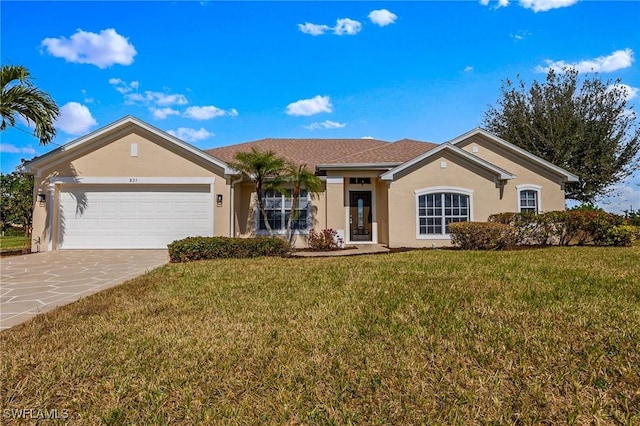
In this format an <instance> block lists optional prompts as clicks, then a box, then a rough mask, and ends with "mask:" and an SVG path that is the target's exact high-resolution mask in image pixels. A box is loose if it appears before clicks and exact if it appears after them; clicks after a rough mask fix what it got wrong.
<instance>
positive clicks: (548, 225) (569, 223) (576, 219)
mask: <svg viewBox="0 0 640 426" xmlns="http://www.w3.org/2000/svg"><path fill="white" fill-rule="evenodd" d="M489 221H490V222H495V223H502V224H508V225H511V226H513V227H514V228H515V229H516V242H517V244H518V245H570V244H577V245H585V244H595V245H613V244H612V241H613V240H615V238H614V239H613V240H612V239H611V238H610V232H611V229H612V228H613V227H616V226H622V225H625V224H626V221H625V218H624V217H622V216H619V215H616V214H613V213H606V212H604V211H602V210H597V209H592V208H580V209H573V210H568V211H552V212H546V213H541V214H534V213H499V214H495V215H491V216H490V217H489Z"/></svg>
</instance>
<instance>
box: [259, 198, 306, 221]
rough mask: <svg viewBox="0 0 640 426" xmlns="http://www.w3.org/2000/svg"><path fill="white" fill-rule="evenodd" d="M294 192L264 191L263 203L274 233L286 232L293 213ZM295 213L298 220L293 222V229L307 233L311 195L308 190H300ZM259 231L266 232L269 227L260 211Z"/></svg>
mask: <svg viewBox="0 0 640 426" xmlns="http://www.w3.org/2000/svg"><path fill="white" fill-rule="evenodd" d="M291 193H292V190H290V189H288V190H286V191H285V192H284V193H281V192H279V191H264V193H263V196H262V201H263V203H264V209H265V211H266V212H267V218H268V220H269V225H270V226H271V229H272V230H273V231H285V230H286V229H287V223H288V222H289V217H290V216H291V211H292V206H291V204H292V202H293V198H292V196H291V195H292V194H291ZM293 211H295V212H297V214H296V218H295V219H294V220H293V223H292V225H291V229H293V230H295V231H306V230H307V229H308V227H307V226H308V225H307V224H308V223H309V194H308V192H307V190H306V189H301V190H300V197H299V198H298V206H297V208H295V209H294V210H293ZM258 223H259V225H258V226H259V228H258V230H259V231H266V230H267V226H266V224H265V222H264V217H263V216H262V213H260V212H259V211H258Z"/></svg>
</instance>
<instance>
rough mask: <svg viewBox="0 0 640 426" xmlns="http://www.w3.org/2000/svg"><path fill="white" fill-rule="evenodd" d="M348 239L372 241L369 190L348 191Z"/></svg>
mask: <svg viewBox="0 0 640 426" xmlns="http://www.w3.org/2000/svg"><path fill="white" fill-rule="evenodd" d="M349 239H350V240H351V241H372V232H371V191H351V192H349Z"/></svg>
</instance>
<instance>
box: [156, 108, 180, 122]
mask: <svg viewBox="0 0 640 426" xmlns="http://www.w3.org/2000/svg"><path fill="white" fill-rule="evenodd" d="M150 110H151V112H152V113H153V118H156V119H158V120H164V119H165V118H167V117H169V116H170V115H180V111H176V110H175V109H173V108H169V107H167V108H150Z"/></svg>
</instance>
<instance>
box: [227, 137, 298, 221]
mask: <svg viewBox="0 0 640 426" xmlns="http://www.w3.org/2000/svg"><path fill="white" fill-rule="evenodd" d="M235 159H236V161H234V162H231V163H229V165H230V166H231V167H233V168H234V169H236V170H237V171H239V172H240V173H241V174H242V175H243V176H245V177H247V178H249V179H251V180H252V181H253V182H254V183H255V192H256V200H257V202H258V209H259V210H260V214H261V215H262V219H263V220H264V223H265V226H266V227H267V231H269V233H271V225H270V224H269V217H268V216H267V211H266V210H265V208H264V202H263V191H266V190H277V189H279V188H280V187H281V185H282V182H283V173H284V171H285V164H286V162H285V160H284V159H283V158H281V157H278V156H277V155H276V154H275V153H274V152H273V151H260V150H259V149H256V148H255V147H254V148H251V151H246V152H239V153H237V154H236V156H235Z"/></svg>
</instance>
